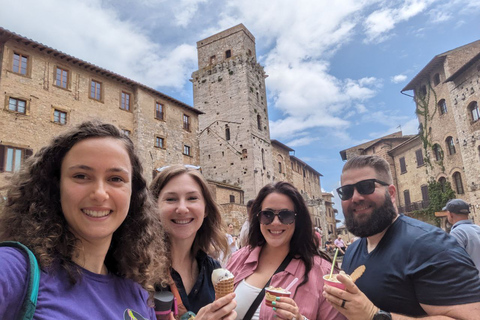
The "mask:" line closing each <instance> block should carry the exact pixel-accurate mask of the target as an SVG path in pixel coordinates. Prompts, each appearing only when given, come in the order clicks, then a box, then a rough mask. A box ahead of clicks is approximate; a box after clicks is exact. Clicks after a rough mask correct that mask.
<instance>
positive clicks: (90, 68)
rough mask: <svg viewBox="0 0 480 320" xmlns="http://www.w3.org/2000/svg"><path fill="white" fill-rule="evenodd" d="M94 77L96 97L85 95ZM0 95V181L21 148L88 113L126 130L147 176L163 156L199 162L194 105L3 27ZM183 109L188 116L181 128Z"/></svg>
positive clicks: (35, 145)
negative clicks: (158, 110) (160, 110)
mask: <svg viewBox="0 0 480 320" xmlns="http://www.w3.org/2000/svg"><path fill="white" fill-rule="evenodd" d="M19 60H20V61H21V62H20V63H19ZM22 67H25V68H22ZM59 70H60V71H59ZM57 72H58V73H60V76H58V75H57ZM62 72H63V74H62ZM62 76H63V78H62ZM57 79H59V80H62V79H65V82H61V81H60V82H57ZM92 81H95V82H96V83H99V84H100V85H99V87H98V89H99V90H97V91H98V92H99V93H100V96H98V99H93V98H91V96H90V95H91V84H92ZM122 96H123V98H124V99H123V105H122ZM126 97H128V98H126ZM127 99H128V101H127ZM0 101H3V102H4V105H3V108H1V110H0V127H1V128H2V129H1V130H0V141H1V142H0V187H1V186H5V184H6V182H7V180H8V179H9V177H10V176H11V175H12V172H13V171H15V169H18V166H19V165H20V163H21V162H23V159H24V158H25V156H28V155H30V154H31V153H32V152H33V153H34V152H36V151H37V150H39V148H40V147H42V146H44V145H45V144H47V143H48V142H49V141H50V139H51V138H52V137H53V136H55V135H58V134H59V133H61V132H62V131H65V130H67V129H68V128H71V127H72V126H75V125H77V124H80V123H81V122H83V121H86V120H92V119H98V120H102V121H105V122H109V123H112V124H114V125H116V126H118V127H119V128H120V129H122V130H128V132H129V133H130V138H131V139H132V140H133V142H134V143H135V145H136V147H137V152H138V154H139V157H140V159H141V160H142V163H143V165H144V173H145V176H146V178H147V179H148V180H151V178H152V176H153V175H152V172H153V170H154V169H155V168H158V167H162V166H165V165H167V164H172V163H184V164H194V165H198V164H199V163H200V151H199V144H198V139H197V134H198V115H199V114H201V112H200V111H198V110H196V109H194V108H192V107H191V106H188V105H186V104H184V103H182V102H180V101H177V100H175V99H173V98H171V97H169V96H167V95H165V94H163V93H161V92H158V91H156V90H153V89H151V88H149V87H147V86H144V85H142V84H140V83H137V82H134V81H132V80H130V79H127V78H125V77H122V76H120V75H118V74H115V73H113V72H110V71H108V70H105V69H102V68H99V67H97V66H95V65H93V64H90V63H88V62H85V61H82V60H80V59H78V58H75V57H72V56H69V55H67V54H64V53H62V52H59V51H57V50H55V49H52V48H49V47H47V46H45V45H43V44H41V43H38V42H35V41H32V40H29V39H26V38H24V37H21V36H19V35H17V34H14V33H12V32H9V31H7V30H5V29H1V28H0ZM23 104H25V109H24V108H23ZM157 105H162V107H163V114H160V113H157V112H156V107H157ZM12 109H13V110H12ZM126 109H129V110H126ZM184 115H185V116H188V117H189V125H188V128H187V129H184V120H183V119H184ZM159 118H162V119H159ZM157 138H159V139H158V140H157ZM161 139H163V140H161ZM162 142H163V145H159V144H160V143H162ZM156 144H157V146H156ZM185 146H188V147H190V155H185ZM12 151H13V153H12ZM19 156H20V158H19ZM12 161H13V163H12ZM16 161H18V162H17V165H15V162H16ZM1 193H2V195H4V194H3V191H1Z"/></svg>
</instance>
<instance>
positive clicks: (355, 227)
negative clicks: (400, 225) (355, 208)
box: [345, 192, 397, 238]
mask: <svg viewBox="0 0 480 320" xmlns="http://www.w3.org/2000/svg"><path fill="white" fill-rule="evenodd" d="M396 216H397V211H396V210H395V207H394V205H393V203H392V198H390V194H389V193H388V192H386V193H385V201H384V202H383V205H382V206H381V207H379V208H375V209H374V210H373V211H372V213H371V214H370V217H368V218H366V219H362V221H358V220H357V219H358V217H355V214H354V213H353V212H352V210H347V212H346V215H345V225H346V227H347V230H348V231H350V232H351V233H352V234H354V235H356V236H357V237H362V238H365V237H370V236H373V235H374V234H377V233H380V232H382V231H383V230H385V229H386V228H387V227H388V226H389V225H390V224H391V223H392V221H393V219H395V217H396Z"/></svg>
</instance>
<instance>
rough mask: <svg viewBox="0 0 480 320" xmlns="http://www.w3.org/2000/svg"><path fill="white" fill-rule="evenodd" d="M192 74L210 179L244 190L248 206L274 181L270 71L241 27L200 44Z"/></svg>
mask: <svg viewBox="0 0 480 320" xmlns="http://www.w3.org/2000/svg"><path fill="white" fill-rule="evenodd" d="M197 51H198V70H197V71H195V72H194V73H193V74H192V80H191V81H192V83H193V96H194V106H195V108H197V109H198V110H200V111H203V112H204V113H205V114H203V115H200V117H199V141H200V150H201V151H200V163H201V165H202V171H203V174H204V175H205V177H206V178H207V179H209V180H213V181H216V182H220V183H226V184H230V185H234V186H237V187H240V188H242V189H243V190H244V192H245V200H248V199H253V198H254V197H255V196H256V195H257V193H258V191H259V190H260V189H261V188H262V187H263V186H264V185H265V184H267V183H269V182H272V181H273V161H272V150H271V142H270V131H269V124H268V112H267V99H266V90H265V78H266V77H267V76H266V75H265V71H264V70H263V67H262V66H261V65H260V64H258V63H257V60H256V53H255V37H254V36H253V35H252V34H251V33H250V32H249V31H248V30H247V28H245V26H244V25H243V24H239V25H237V26H235V27H232V28H230V29H228V30H225V31H222V32H220V33H217V34H215V35H213V36H211V37H208V38H206V39H204V40H201V41H198V42H197Z"/></svg>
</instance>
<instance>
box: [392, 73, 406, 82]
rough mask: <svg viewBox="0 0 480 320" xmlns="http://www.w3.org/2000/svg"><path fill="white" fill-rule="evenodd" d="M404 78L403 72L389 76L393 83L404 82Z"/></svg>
mask: <svg viewBox="0 0 480 320" xmlns="http://www.w3.org/2000/svg"><path fill="white" fill-rule="evenodd" d="M405 80H407V76H406V75H404V74H397V75H396V76H393V77H392V78H391V81H392V82H393V83H400V82H404V81H405Z"/></svg>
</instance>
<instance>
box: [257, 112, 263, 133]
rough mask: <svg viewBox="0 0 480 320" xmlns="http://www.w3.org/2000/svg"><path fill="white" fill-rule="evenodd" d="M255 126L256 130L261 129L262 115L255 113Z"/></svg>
mask: <svg viewBox="0 0 480 320" xmlns="http://www.w3.org/2000/svg"><path fill="white" fill-rule="evenodd" d="M257 127H258V130H260V131H262V117H261V116H260V115H259V114H257Z"/></svg>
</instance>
